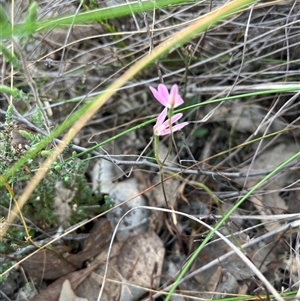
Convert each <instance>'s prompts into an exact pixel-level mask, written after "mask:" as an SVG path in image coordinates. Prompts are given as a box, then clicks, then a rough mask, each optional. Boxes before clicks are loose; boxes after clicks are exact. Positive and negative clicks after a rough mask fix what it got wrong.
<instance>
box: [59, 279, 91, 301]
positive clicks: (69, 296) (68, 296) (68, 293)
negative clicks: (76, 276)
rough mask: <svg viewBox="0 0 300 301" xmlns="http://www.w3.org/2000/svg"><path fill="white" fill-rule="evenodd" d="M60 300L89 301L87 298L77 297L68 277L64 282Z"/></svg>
mask: <svg viewBox="0 0 300 301" xmlns="http://www.w3.org/2000/svg"><path fill="white" fill-rule="evenodd" d="M58 301H89V300H88V299H86V298H81V297H77V296H76V295H75V294H74V291H73V290H72V287H71V283H70V281H69V280H68V279H66V280H65V281H64V283H63V286H62V290H61V292H60V296H59V300H58Z"/></svg>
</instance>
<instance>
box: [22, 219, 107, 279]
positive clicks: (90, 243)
mask: <svg viewBox="0 0 300 301" xmlns="http://www.w3.org/2000/svg"><path fill="white" fill-rule="evenodd" d="M110 237H111V226H110V223H109V222H108V221H107V220H106V219H101V220H98V221H96V222H95V224H94V227H93V229H92V230H91V233H90V235H89V236H88V238H87V240H86V243H85V247H84V249H83V250H82V251H80V252H78V253H77V254H70V253H69V252H70V251H71V248H70V247H67V246H54V247H52V248H51V249H47V250H41V251H40V252H38V253H36V254H34V255H33V256H31V257H30V258H28V259H27V260H25V261H24V262H22V263H21V264H20V265H21V266H22V267H23V269H24V270H25V271H26V273H27V274H28V275H29V276H31V277H33V278H36V279H38V280H41V279H49V280H55V279H58V278H60V277H62V276H64V275H67V274H69V273H71V272H74V271H76V270H78V269H80V268H82V266H83V263H84V262H85V261H87V260H90V259H92V258H93V257H95V256H97V255H98V254H99V252H100V250H101V249H102V248H103V247H104V246H105V245H106V243H107V242H108V241H109V240H110Z"/></svg>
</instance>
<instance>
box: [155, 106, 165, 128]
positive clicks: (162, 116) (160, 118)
mask: <svg viewBox="0 0 300 301" xmlns="http://www.w3.org/2000/svg"><path fill="white" fill-rule="evenodd" d="M167 114H168V109H167V108H164V109H163V110H162V112H161V113H160V114H159V115H158V117H157V121H156V125H162V124H163V123H164V121H165V119H166V117H167Z"/></svg>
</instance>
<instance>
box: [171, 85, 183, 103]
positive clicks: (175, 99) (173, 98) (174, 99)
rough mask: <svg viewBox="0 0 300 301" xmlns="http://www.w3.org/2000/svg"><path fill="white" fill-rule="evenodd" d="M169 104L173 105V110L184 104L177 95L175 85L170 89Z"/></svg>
mask: <svg viewBox="0 0 300 301" xmlns="http://www.w3.org/2000/svg"><path fill="white" fill-rule="evenodd" d="M169 102H170V103H171V104H172V105H173V108H176V107H178V106H180V105H182V104H183V103H184V101H183V99H182V98H181V96H180V95H179V93H178V86H177V85H176V84H175V85H173V86H172V88H171V93H170V100H169Z"/></svg>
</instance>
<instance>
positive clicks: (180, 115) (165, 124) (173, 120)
mask: <svg viewBox="0 0 300 301" xmlns="http://www.w3.org/2000/svg"><path fill="white" fill-rule="evenodd" d="M181 117H182V113H178V114H175V115H174V116H172V118H171V124H173V123H175V122H176V121H178V120H179V119H180V118H181ZM163 125H164V126H165V127H169V119H168V120H166V121H165V122H164V123H163Z"/></svg>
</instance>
